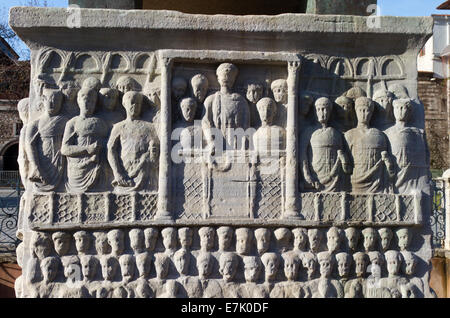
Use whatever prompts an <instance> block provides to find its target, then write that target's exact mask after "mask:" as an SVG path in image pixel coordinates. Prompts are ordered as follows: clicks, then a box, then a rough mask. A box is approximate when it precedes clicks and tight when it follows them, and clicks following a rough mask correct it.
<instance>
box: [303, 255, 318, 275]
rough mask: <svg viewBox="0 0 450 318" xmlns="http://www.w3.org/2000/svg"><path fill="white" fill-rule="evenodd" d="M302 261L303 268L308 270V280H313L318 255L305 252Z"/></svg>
mask: <svg viewBox="0 0 450 318" xmlns="http://www.w3.org/2000/svg"><path fill="white" fill-rule="evenodd" d="M300 259H301V260H302V265H303V267H304V268H306V270H307V273H308V279H311V278H312V277H313V275H314V273H315V272H316V264H317V259H316V255H315V254H313V253H311V252H303V253H302V254H301V255H300Z"/></svg>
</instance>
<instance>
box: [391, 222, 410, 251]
mask: <svg viewBox="0 0 450 318" xmlns="http://www.w3.org/2000/svg"><path fill="white" fill-rule="evenodd" d="M395 235H396V236H397V242H398V247H399V248H400V250H401V251H406V250H407V249H408V247H409V244H410V243H411V239H412V233H411V231H410V229H409V228H407V227H405V228H400V229H398V230H397V231H395Z"/></svg>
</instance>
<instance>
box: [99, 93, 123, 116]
mask: <svg viewBox="0 0 450 318" xmlns="http://www.w3.org/2000/svg"><path fill="white" fill-rule="evenodd" d="M118 97H119V94H118V91H116V90H114V89H111V88H106V89H103V88H102V89H101V90H100V93H99V99H100V103H101V105H102V107H103V108H104V109H106V110H109V111H113V110H114V109H116V105H117V101H118Z"/></svg>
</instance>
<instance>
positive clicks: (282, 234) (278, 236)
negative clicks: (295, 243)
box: [273, 227, 292, 253]
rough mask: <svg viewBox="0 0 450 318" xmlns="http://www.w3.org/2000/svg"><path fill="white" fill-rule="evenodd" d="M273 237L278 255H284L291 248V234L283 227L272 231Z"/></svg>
mask: <svg viewBox="0 0 450 318" xmlns="http://www.w3.org/2000/svg"><path fill="white" fill-rule="evenodd" d="M273 235H274V236H275V241H276V242H277V246H278V248H279V250H280V253H284V252H285V251H287V250H289V249H290V248H291V241H292V233H291V231H290V230H289V229H287V228H284V227H281V228H278V229H276V230H275V231H273Z"/></svg>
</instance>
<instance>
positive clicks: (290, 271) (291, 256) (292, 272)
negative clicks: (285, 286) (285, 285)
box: [281, 251, 300, 281]
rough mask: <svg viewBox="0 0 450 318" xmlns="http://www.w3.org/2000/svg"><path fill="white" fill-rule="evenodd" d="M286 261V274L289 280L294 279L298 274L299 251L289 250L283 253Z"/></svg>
mask: <svg viewBox="0 0 450 318" xmlns="http://www.w3.org/2000/svg"><path fill="white" fill-rule="evenodd" d="M281 257H282V258H283V262H284V275H285V276H286V278H287V280H288V281H294V280H295V279H296V278H297V275H298V269H299V262H300V260H299V259H298V256H297V253H295V252H292V251H289V252H286V253H283V254H281Z"/></svg>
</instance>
